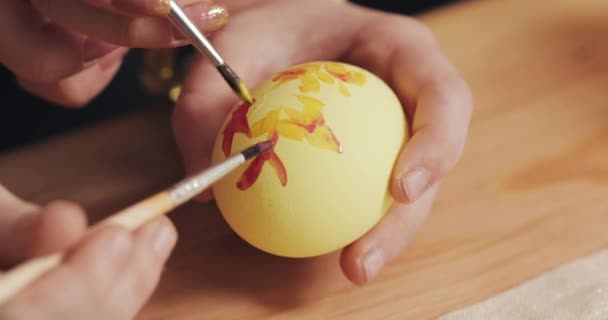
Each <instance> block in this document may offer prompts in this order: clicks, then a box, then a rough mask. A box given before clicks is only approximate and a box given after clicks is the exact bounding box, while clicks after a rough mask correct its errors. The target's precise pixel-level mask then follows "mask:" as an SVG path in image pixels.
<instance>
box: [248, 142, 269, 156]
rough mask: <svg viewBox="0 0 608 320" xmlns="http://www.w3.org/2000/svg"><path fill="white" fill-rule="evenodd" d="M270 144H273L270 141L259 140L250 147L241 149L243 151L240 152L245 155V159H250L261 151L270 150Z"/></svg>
mask: <svg viewBox="0 0 608 320" xmlns="http://www.w3.org/2000/svg"><path fill="white" fill-rule="evenodd" d="M272 145H273V143H272V141H264V142H260V143H258V144H256V145H254V146H251V147H249V148H247V149H245V150H243V152H241V154H242V155H243V156H244V157H245V159H251V158H253V157H256V156H258V155H260V154H261V153H264V152H266V151H268V150H270V149H271V148H272Z"/></svg>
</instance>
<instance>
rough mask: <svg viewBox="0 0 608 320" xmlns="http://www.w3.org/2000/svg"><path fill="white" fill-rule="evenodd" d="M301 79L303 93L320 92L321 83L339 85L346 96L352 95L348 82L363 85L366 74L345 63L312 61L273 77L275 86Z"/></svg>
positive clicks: (300, 88) (300, 87) (339, 88)
mask: <svg viewBox="0 0 608 320" xmlns="http://www.w3.org/2000/svg"><path fill="white" fill-rule="evenodd" d="M295 80H299V81H300V86H299V87H298V89H299V90H300V92H302V93H309V92H319V91H320V90H321V84H322V83H325V84H330V85H334V84H337V85H338V90H340V93H342V94H343V95H344V96H350V91H349V90H348V88H347V87H346V84H349V85H357V86H362V85H364V84H365V80H366V79H365V75H364V74H363V73H362V72H360V71H356V70H348V69H347V68H346V66H345V65H343V64H339V63H334V62H326V63H310V64H304V65H300V66H295V67H293V68H290V69H287V70H285V71H283V72H280V73H278V74H277V75H276V76H274V77H273V78H272V81H273V82H275V83H276V84H275V86H274V88H276V87H278V86H280V85H282V84H284V83H287V82H290V81H295Z"/></svg>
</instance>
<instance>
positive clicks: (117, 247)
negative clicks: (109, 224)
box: [108, 231, 131, 257]
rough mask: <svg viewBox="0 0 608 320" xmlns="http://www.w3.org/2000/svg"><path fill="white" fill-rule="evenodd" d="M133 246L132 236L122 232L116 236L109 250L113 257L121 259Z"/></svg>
mask: <svg viewBox="0 0 608 320" xmlns="http://www.w3.org/2000/svg"><path fill="white" fill-rule="evenodd" d="M130 246H131V236H130V234H129V233H128V232H127V231H120V232H116V233H115V234H114V237H113V238H112V242H111V243H110V245H109V247H110V248H109V249H110V250H108V251H109V252H108V253H110V254H111V255H112V256H115V257H119V256H122V255H124V254H125V253H126V252H127V251H128V249H129V247H130Z"/></svg>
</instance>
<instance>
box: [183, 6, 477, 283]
mask: <svg viewBox="0 0 608 320" xmlns="http://www.w3.org/2000/svg"><path fill="white" fill-rule="evenodd" d="M233 1H238V0H233ZM230 3H231V2H230V1H228V4H230ZM231 12H232V16H233V18H232V19H231V22H230V25H229V26H227V27H226V28H225V29H224V30H223V31H222V32H221V33H219V34H217V35H216V36H214V43H215V45H216V47H217V49H218V51H219V52H221V53H222V54H223V55H224V56H225V59H226V61H228V62H229V63H230V65H231V66H232V67H233V68H234V69H235V70H238V73H239V75H240V76H241V77H242V78H243V80H244V81H245V82H246V83H248V84H250V85H252V86H254V85H255V84H256V83H259V82H260V81H262V80H263V79H265V78H266V77H268V76H270V75H271V74H273V73H274V72H277V71H279V70H282V69H284V68H286V67H288V66H291V65H294V64H298V63H303V62H306V61H314V60H342V61H345V62H350V63H352V64H355V65H359V66H362V67H364V68H366V69H367V70H370V71H371V72H374V73H375V74H377V75H379V76H380V77H382V78H383V79H384V80H385V81H386V82H387V83H388V84H389V85H390V86H391V87H392V88H393V89H394V90H395V91H396V92H397V94H398V96H399V97H400V99H401V101H402V103H403V106H404V108H405V111H406V113H407V114H408V120H411V121H410V123H409V124H410V128H411V131H410V132H412V133H413V136H412V137H411V139H410V140H409V142H408V143H407V144H406V145H405V147H404V149H403V150H402V153H401V155H400V156H399V159H398V162H397V164H396V166H395V168H394V173H393V178H392V182H391V188H390V190H391V193H392V195H393V196H394V198H395V199H396V200H397V202H396V203H395V205H394V206H392V208H390V210H389V212H388V213H387V214H386V215H385V217H384V218H383V220H382V221H381V222H380V223H379V224H378V225H377V226H376V227H375V228H374V229H373V230H371V231H370V232H368V233H367V234H366V235H364V236H363V237H362V238H360V239H359V240H358V241H356V242H355V243H353V244H351V245H349V246H348V247H346V248H344V250H343V251H342V255H341V266H342V269H343V271H344V273H345V275H346V276H347V277H348V278H349V279H350V280H351V281H353V282H355V283H358V284H362V283H365V282H367V281H370V280H371V279H372V278H374V277H375V276H376V275H377V274H378V273H379V272H380V270H381V269H382V267H383V266H384V265H385V264H386V263H388V262H389V261H391V260H393V259H395V258H397V257H398V256H399V255H400V254H401V253H402V252H403V251H404V249H405V247H406V246H407V244H408V242H409V241H410V240H411V239H412V237H413V235H414V234H415V233H416V231H417V229H418V228H419V227H420V225H421V224H422V223H423V222H424V221H425V219H426V217H427V215H428V213H429V212H430V210H431V207H432V204H433V201H434V200H435V196H436V194H437V190H438V186H439V184H440V182H441V180H442V178H444V177H445V176H446V174H448V173H449V171H450V170H451V169H452V168H453V167H454V165H455V164H456V162H457V161H458V159H459V158H460V155H461V153H462V150H463V146H464V144H465V140H466V135H467V131H468V126H469V121H470V117H471V111H472V97H471V94H470V92H469V88H468V86H467V84H466V83H465V82H464V81H463V79H462V78H461V77H460V76H459V74H458V73H457V71H456V70H455V68H454V67H453V66H452V65H451V64H450V63H449V62H448V60H447V59H446V57H445V56H444V55H443V54H442V52H441V51H440V48H439V47H438V45H437V44H436V43H435V41H434V38H433V35H432V33H431V32H430V31H429V29H428V28H426V27H425V26H424V25H423V24H421V23H419V22H417V21H415V20H413V19H410V18H407V17H404V16H399V15H393V14H387V13H381V12H376V11H372V10H368V9H364V8H361V7H357V6H354V5H350V4H344V3H338V2H333V1H327V0H311V1H284V0H276V1H264V2H258V5H257V7H255V8H250V9H249V10H246V11H243V12H238V11H234V10H232V11H231ZM235 99H236V98H235V97H234V95H233V94H232V92H231V91H230V90H229V89H228V87H227V86H226V84H225V83H224V82H223V81H222V80H221V78H220V77H219V76H218V75H217V72H215V71H214V70H213V66H212V65H210V64H209V63H208V62H207V61H206V59H199V60H198V61H197V62H196V63H195V64H194V65H193V66H192V68H191V73H190V75H189V77H188V78H187V80H186V81H185V83H184V85H183V87H182V94H181V97H180V99H179V101H178V103H177V106H176V110H175V114H174V118H173V126H174V131H175V135H176V138H177V141H178V145H179V148H180V150H181V153H182V156H183V159H184V161H185V164H186V168H187V170H188V171H191V172H195V171H198V170H200V169H202V168H205V167H207V166H208V165H209V161H210V152H211V150H212V147H213V143H214V139H215V137H216V134H217V132H218V131H219V128H220V126H221V124H222V122H223V120H224V118H225V117H226V116H227V113H228V112H229V109H230V108H231V107H232V106H233V105H234V104H235V103H236V100H235ZM206 196H207V197H206V198H204V199H208V198H209V196H210V195H209V194H207V195H206Z"/></svg>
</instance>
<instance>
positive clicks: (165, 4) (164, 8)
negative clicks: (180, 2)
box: [154, 0, 171, 16]
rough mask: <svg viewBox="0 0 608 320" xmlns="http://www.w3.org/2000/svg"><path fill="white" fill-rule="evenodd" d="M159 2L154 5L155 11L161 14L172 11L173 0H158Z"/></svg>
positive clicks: (164, 14)
mask: <svg viewBox="0 0 608 320" xmlns="http://www.w3.org/2000/svg"><path fill="white" fill-rule="evenodd" d="M157 1H158V2H157V3H156V5H155V6H154V11H155V12H156V13H158V14H159V15H163V16H166V15H168V14H169V12H170V11H171V4H170V2H171V0H157Z"/></svg>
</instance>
